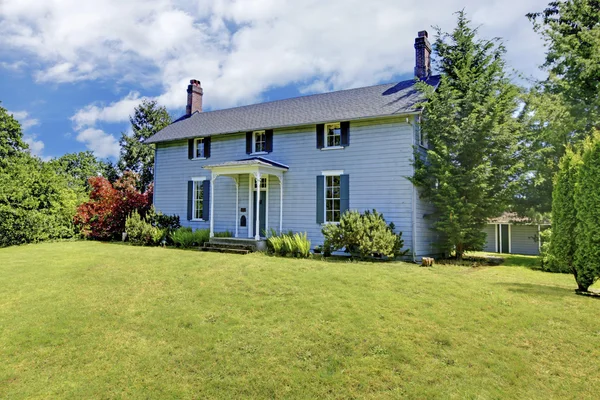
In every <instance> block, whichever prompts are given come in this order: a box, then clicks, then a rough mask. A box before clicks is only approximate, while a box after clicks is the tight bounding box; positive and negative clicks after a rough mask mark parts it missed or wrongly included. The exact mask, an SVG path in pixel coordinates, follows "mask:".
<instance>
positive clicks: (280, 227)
mask: <svg viewBox="0 0 600 400" xmlns="http://www.w3.org/2000/svg"><path fill="white" fill-rule="evenodd" d="M282 231H283V175H279V234H280V235H281V234H282Z"/></svg>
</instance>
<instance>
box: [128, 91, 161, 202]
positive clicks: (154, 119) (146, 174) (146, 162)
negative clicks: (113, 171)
mask: <svg viewBox="0 0 600 400" xmlns="http://www.w3.org/2000/svg"><path fill="white" fill-rule="evenodd" d="M129 121H130V122H131V130H132V132H133V134H132V135H128V134H127V133H123V134H122V135H121V140H120V141H119V144H120V145H121V158H120V159H119V168H120V169H121V171H133V172H135V173H137V174H138V175H139V176H140V180H139V184H140V187H139V188H138V189H139V190H141V191H142V192H145V191H146V190H147V188H148V187H149V186H150V184H151V183H152V182H153V181H154V145H148V144H145V143H144V140H146V139H148V138H149V137H150V136H152V135H154V134H155V133H157V132H158V131H160V130H161V129H163V128H164V127H166V126H167V125H169V124H170V123H171V117H170V116H169V113H168V112H167V109H166V108H165V107H161V106H159V105H158V104H157V102H156V101H154V100H144V101H143V102H142V104H140V105H139V106H137V107H136V108H135V111H134V114H133V116H130V117H129Z"/></svg>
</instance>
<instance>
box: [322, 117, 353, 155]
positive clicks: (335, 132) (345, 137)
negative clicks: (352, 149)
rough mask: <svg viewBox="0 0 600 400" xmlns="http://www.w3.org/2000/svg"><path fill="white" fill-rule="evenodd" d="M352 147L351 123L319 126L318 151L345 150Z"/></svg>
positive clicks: (332, 123)
mask: <svg viewBox="0 0 600 400" xmlns="http://www.w3.org/2000/svg"><path fill="white" fill-rule="evenodd" d="M349 145H350V122H349V121H341V122H329V123H327V124H318V125H317V149H321V150H331V149H343V148H345V147H348V146H349Z"/></svg>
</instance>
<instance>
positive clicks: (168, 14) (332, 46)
mask: <svg viewBox="0 0 600 400" xmlns="http://www.w3.org/2000/svg"><path fill="white" fill-rule="evenodd" d="M546 4H547V1H540V0H521V1H514V0H504V1H495V0H493V1H474V0H462V1H455V0H430V1H428V2H422V1H416V0H371V1H369V2H365V1H364V0H328V1H326V2H323V1H322V0H295V1H291V0H290V1H285V0H252V1H249V0H210V1H209V0H186V1H179V0H95V1H91V0H54V1H43V0H0V101H1V102H2V106H3V107H4V108H6V109H8V110H9V111H10V112H12V113H14V115H15V117H16V118H18V119H19V120H20V121H21V123H22V124H23V127H24V132H25V137H26V140H27V142H28V143H29V144H30V147H31V151H32V153H34V154H36V155H39V156H40V157H42V158H44V159H47V158H50V157H57V156H60V155H62V154H65V153H69V152H76V151H83V150H92V151H94V153H95V154H96V155H97V156H98V157H101V158H111V159H113V160H114V159H115V157H117V156H118V150H119V147H118V139H119V137H120V135H121V132H127V130H128V116H129V115H130V114H131V113H132V110H133V108H134V107H135V106H136V105H137V104H139V103H140V101H141V100H142V98H153V99H156V100H157V101H158V102H159V103H160V104H162V105H164V106H166V107H167V108H168V110H169V112H170V113H171V114H172V115H174V116H179V115H181V114H182V113H183V111H184V109H185V102H186V92H185V90H186V86H187V83H188V82H189V80H190V79H192V78H193V79H199V80H200V81H201V82H202V86H203V88H204V106H205V110H211V109H220V108H226V107H233V106H237V105H243V104H250V103H255V102H259V101H266V100H276V99H281V98H286V97H292V96H298V95H303V94H309V93H317V92H324V91H330V90H338V89H346V88H351V87H359V86H366V85H372V84H378V83H382V82H391V81H395V80H401V79H409V78H411V77H412V71H413V65H414V49H413V43H414V38H415V36H416V33H417V31H419V30H422V29H427V30H429V32H430V33H432V32H433V29H432V28H431V27H432V26H440V27H441V28H442V29H444V30H446V31H449V30H451V29H452V28H453V26H454V22H455V16H454V15H453V12H455V11H456V10H460V9H463V8H464V9H465V10H466V12H467V13H468V15H469V17H470V18H471V19H472V20H473V22H474V23H475V24H476V25H480V26H481V27H480V32H481V35H482V36H483V37H496V36H499V37H502V38H503V39H504V41H505V44H506V47H507V51H508V53H507V59H508V62H509V64H510V66H511V67H512V68H514V69H516V70H517V71H519V72H520V73H522V74H524V75H526V76H532V77H541V76H543V75H542V73H541V72H540V71H539V69H538V66H539V64H541V62H542V61H543V54H544V49H543V44H542V42H541V41H540V39H539V37H538V36H537V35H536V34H535V33H534V32H533V30H532V29H531V24H530V23H529V21H528V20H527V19H526V18H525V16H524V15H525V14H526V13H527V12H530V11H539V10H542V9H543V8H544V7H545V6H546Z"/></svg>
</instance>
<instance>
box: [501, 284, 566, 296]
mask: <svg viewBox="0 0 600 400" xmlns="http://www.w3.org/2000/svg"><path fill="white" fill-rule="evenodd" d="M496 285H500V286H504V287H505V288H507V289H508V291H509V292H513V293H519V294H526V295H528V296H544V297H557V298H563V297H567V296H575V288H573V289H568V288H565V287H560V286H550V285H539V284H535V283H517V282H508V283H506V282H497V283H496Z"/></svg>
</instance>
